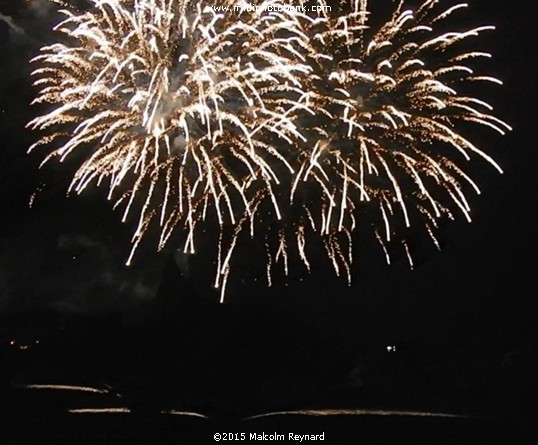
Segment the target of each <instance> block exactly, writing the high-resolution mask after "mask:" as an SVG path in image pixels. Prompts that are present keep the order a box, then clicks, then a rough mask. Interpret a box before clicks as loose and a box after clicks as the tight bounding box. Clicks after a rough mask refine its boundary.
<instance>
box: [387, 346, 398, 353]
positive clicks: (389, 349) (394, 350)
mask: <svg viewBox="0 0 538 445" xmlns="http://www.w3.org/2000/svg"><path fill="white" fill-rule="evenodd" d="M387 352H396V346H387Z"/></svg>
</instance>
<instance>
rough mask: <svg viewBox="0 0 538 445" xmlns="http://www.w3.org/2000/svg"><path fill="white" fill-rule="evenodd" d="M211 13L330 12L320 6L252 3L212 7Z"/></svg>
mask: <svg viewBox="0 0 538 445" xmlns="http://www.w3.org/2000/svg"><path fill="white" fill-rule="evenodd" d="M212 9H213V11H215V12H235V13H241V12H263V11H269V12H283V11H291V10H293V11H296V12H305V13H306V12H323V11H330V10H331V7H330V6H322V5H313V6H305V5H285V4H282V3H272V4H271V3H270V4H267V3H264V4H262V5H253V4H252V3H238V4H237V5H234V6H212Z"/></svg>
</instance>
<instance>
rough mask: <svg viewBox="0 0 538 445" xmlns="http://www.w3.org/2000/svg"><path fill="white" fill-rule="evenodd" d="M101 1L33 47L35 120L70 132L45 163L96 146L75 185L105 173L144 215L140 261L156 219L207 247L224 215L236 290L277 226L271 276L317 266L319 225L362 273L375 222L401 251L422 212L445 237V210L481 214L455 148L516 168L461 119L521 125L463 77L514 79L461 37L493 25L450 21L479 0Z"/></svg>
mask: <svg viewBox="0 0 538 445" xmlns="http://www.w3.org/2000/svg"><path fill="white" fill-rule="evenodd" d="M92 3H93V7H92V8H91V9H90V10H88V11H87V12H73V11H69V10H64V11H63V13H64V14H65V15H66V19H65V20H64V21H63V22H62V23H60V24H59V25H58V26H57V27H56V29H57V31H58V32H61V33H64V34H66V39H65V41H64V43H57V44H54V45H51V46H47V47H44V48H43V49H42V51H41V53H40V54H39V55H38V56H37V57H36V58H35V59H34V62H35V63H37V64H38V66H39V67H38V68H37V69H36V70H35V71H34V76H35V77H36V81H35V84H36V85H37V86H38V87H39V88H40V92H39V95H38V97H37V99H36V102H38V103H44V104H48V105H50V106H51V109H50V111H49V112H47V113H45V114H43V115H42V116H39V117H38V118H36V119H34V120H33V121H32V122H31V123H30V124H29V125H30V126H31V127H32V128H34V129H37V130H42V131H44V133H45V135H44V136H43V137H42V138H41V139H40V140H39V142H37V144H35V146H37V145H43V144H46V145H50V146H51V147H53V148H52V151H51V152H50V154H49V155H48V156H47V157H46V159H45V162H46V161H48V160H49V159H53V158H57V159H60V160H63V159H65V158H66V157H68V156H70V155H71V154H74V153H78V154H82V155H83V162H82V163H81V165H80V167H79V169H78V170H77V171H76V173H75V175H74V178H73V181H72V183H71V186H70V191H73V192H76V193H81V192H83V191H84V189H86V188H87V187H88V186H89V185H90V184H93V183H96V184H98V185H99V184H106V185H107V186H108V187H109V193H108V196H109V199H112V200H114V201H115V203H116V206H120V207H121V206H123V218H124V220H125V219H126V218H127V217H128V216H129V215H130V214H132V213H137V214H138V228H137V230H136V232H135V234H134V236H133V249H132V252H131V255H130V257H129V260H128V262H130V261H131V259H132V256H133V254H134V252H135V250H136V247H137V246H138V244H139V242H140V241H141V239H142V237H143V236H144V234H145V233H146V231H147V230H148V229H149V228H150V227H151V225H152V224H158V225H159V227H160V232H159V233H160V240H159V249H162V248H163V247H164V246H165V245H166V243H167V242H168V241H169V240H170V239H171V236H172V234H174V233H176V232H178V233H183V234H184V242H185V244H184V250H185V251H186V252H189V253H194V250H195V239H196V234H197V232H198V230H199V227H200V226H201V225H204V224H211V223H212V222H217V223H218V226H219V227H220V232H221V235H220V238H219V242H218V255H217V259H216V263H217V273H216V280H215V286H216V287H217V288H220V289H221V298H222V297H223V296H224V291H225V287H226V281H227V278H228V275H229V272H230V259H231V257H232V255H233V253H234V252H235V251H236V246H237V244H238V242H242V241H241V240H243V238H245V237H254V236H261V237H262V238H264V239H265V241H264V243H265V245H266V255H264V257H263V258H261V259H260V261H262V262H264V263H265V264H266V266H267V272H268V273H267V276H268V282H269V284H270V283H271V277H272V268H273V267H274V265H275V264H277V263H282V265H283V268H284V271H285V273H287V272H288V264H289V263H290V259H289V258H291V256H292V257H295V258H297V259H298V260H299V261H301V262H302V263H303V264H304V265H305V266H306V268H308V269H309V268H310V260H309V257H310V256H309V254H308V247H307V243H311V242H314V241H316V240H317V241H321V243H322V244H323V245H324V247H325V250H326V252H327V257H328V258H329V259H330V261H331V263H332V264H333V267H334V269H335V271H336V273H337V274H339V275H340V274H342V273H343V274H345V275H346V276H347V278H348V280H350V279H351V272H350V265H351V261H352V255H351V239H352V236H351V234H352V232H353V230H355V228H356V227H357V226H360V225H361V222H363V221H369V223H368V226H373V233H374V236H375V238H376V239H377V240H378V241H379V242H380V243H381V245H382V247H383V249H385V252H386V251H387V250H386V245H387V244H388V243H390V242H391V240H394V239H397V240H400V241H402V239H403V238H402V237H401V236H400V231H399V227H400V226H403V227H409V226H410V225H411V224H413V225H420V226H423V227H424V228H425V229H426V231H427V233H429V234H430V236H431V237H432V239H433V240H434V242H435V243H436V244H437V241H436V239H435V236H434V229H435V227H436V225H437V221H438V220H439V219H440V218H442V217H443V216H448V217H450V218H452V212H453V210H452V208H455V209H458V210H459V211H461V212H462V213H463V214H464V216H465V217H466V218H467V219H469V220H470V208H469V205H468V202H467V199H466V197H465V194H464V192H465V190H466V189H467V188H468V187H469V186H470V187H471V188H472V189H474V190H475V191H477V192H479V189H478V187H477V185H476V184H475V183H474V182H473V181H472V179H471V178H470V177H469V176H468V174H466V173H465V172H464V170H463V168H462V167H461V166H459V165H457V163H456V161H458V162H459V159H460V158H461V159H463V160H468V159H470V157H471V156H479V157H482V158H484V159H485V160H486V161H488V162H489V163H491V164H492V165H493V166H495V167H496V168H497V169H498V170H499V171H500V167H499V166H498V165H497V164H496V163H495V161H494V160H493V159H492V158H490V157H489V156H488V155H487V154H486V153H484V152H483V151H481V150H480V149H478V148H477V147H476V146H475V145H473V143H472V142H471V141H469V140H468V139H467V138H466V137H464V136H463V135H462V134H461V133H460V131H459V130H458V126H459V123H461V122H468V123H476V124H479V125H485V126H488V127H491V128H493V129H495V130H497V131H498V132H500V133H504V132H505V131H506V130H509V129H510V128H509V127H508V125H507V124H505V123H504V122H502V121H501V120H499V119H497V118H496V117H494V116H493V115H492V114H491V106H490V105H488V104H487V103H486V102H484V101H482V100H480V99H478V98H475V97H471V96H468V95H464V94H462V93H461V92H460V86H461V85H463V84H466V83H468V82H473V81H491V82H496V83H500V82H499V81H498V80H497V79H494V78H491V77H488V76H481V75H477V74H475V73H474V72H473V70H472V69H471V68H470V67H469V66H468V65H469V62H471V61H473V59H476V58H480V57H490V55H489V54H487V53H482V52H468V51H463V52H462V51H458V47H459V45H458V44H459V43H460V42H461V41H462V40H466V39H468V38H471V37H474V36H476V35H478V34H479V33H481V32H482V31H486V30H488V29H491V28H492V27H487V26H486V27H479V28H476V29H471V30H468V31H464V32H444V33H440V34H439V33H435V31H434V28H435V27H436V26H437V25H438V23H440V22H442V21H444V20H445V19H447V18H448V17H449V16H450V15H451V14H452V13H455V12H456V11H457V10H458V9H461V8H463V7H464V6H466V5H463V4H460V5H455V6H451V7H450V8H449V9H441V10H439V6H438V2H437V1H433V0H428V1H426V2H424V3H422V4H420V5H419V6H418V7H416V8H415V9H414V10H411V9H406V8H405V3H404V2H400V4H399V5H398V7H397V8H396V10H395V11H394V13H393V15H392V17H391V18H390V19H389V20H388V21H387V22H386V23H384V24H383V25H382V26H380V27H379V28H378V29H372V27H370V26H369V19H368V14H369V12H368V8H367V2H366V0H360V1H353V2H351V1H350V2H349V4H345V5H343V6H342V7H339V8H334V7H333V9H332V10H331V8H328V7H327V6H328V5H326V4H325V3H324V2H323V1H318V2H317V6H320V7H318V8H316V9H317V10H320V11H322V12H319V13H318V12H316V13H313V12H309V10H310V7H308V6H306V7H305V9H304V10H299V8H287V9H286V8H284V9H283V8H275V7H274V6H277V5H279V4H280V3H279V2H276V1H263V2H261V3H260V5H258V6H259V7H258V8H256V9H255V10H247V9H244V10H242V11H239V10H238V9H237V6H241V5H242V3H241V2H232V1H228V0H224V1H222V2H221V3H220V5H219V9H218V10H217V9H216V8H215V7H214V6H211V5H209V3H207V4H206V3H205V2H197V1H196V2H195V1H190V0H92ZM245 5H246V4H245ZM305 5H306V4H305ZM234 6H235V7H236V8H235V10H234ZM226 8H228V11H226ZM32 148H33V147H32ZM451 150H452V153H451ZM365 215H377V216H370V217H365ZM370 221H372V222H371V223H370ZM403 242H404V249H405V251H406V254H407V256H408V258H409V261H410V264H411V266H412V258H411V255H410V252H409V249H408V247H407V244H405V241H403ZM387 260H388V261H390V259H389V257H388V255H387ZM293 264H295V262H294V263H293Z"/></svg>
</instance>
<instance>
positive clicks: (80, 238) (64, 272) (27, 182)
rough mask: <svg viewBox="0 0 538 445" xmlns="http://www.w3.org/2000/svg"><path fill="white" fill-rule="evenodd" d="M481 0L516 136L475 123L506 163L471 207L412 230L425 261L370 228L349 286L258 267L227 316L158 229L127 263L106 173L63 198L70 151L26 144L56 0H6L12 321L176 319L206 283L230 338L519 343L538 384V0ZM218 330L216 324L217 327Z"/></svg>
mask: <svg viewBox="0 0 538 445" xmlns="http://www.w3.org/2000/svg"><path fill="white" fill-rule="evenodd" d="M469 3H470V4H471V7H470V8H469V9H468V10H467V11H466V12H465V13H463V14H460V15H459V16H458V17H464V19H463V20H465V22H463V21H462V28H463V27H464V26H468V25H470V24H472V25H480V24H495V25H496V27H497V30H496V31H495V32H493V33H487V35H484V36H482V37H481V38H480V39H479V40H478V41H479V43H480V44H479V45H478V47H480V48H481V49H486V50H488V51H490V52H492V53H493V55H494V58H493V59H492V60H491V61H488V62H487V67H488V72H489V73H491V74H492V75H494V76H496V77H499V78H500V79H502V80H503V81H504V86H503V87H498V86H492V87H491V88H490V87H487V88H486V87H484V92H483V94H482V95H478V96H479V97H481V96H486V100H487V101H488V102H490V103H491V104H493V105H494V107H495V114H496V116H498V117H500V118H502V119H503V120H505V121H506V122H508V123H509V124H510V125H511V126H512V127H513V128H514V131H513V132H511V133H509V134H508V135H507V136H505V137H501V136H500V135H498V134H497V133H495V132H493V131H491V132H490V131H482V130H480V131H477V133H476V136H475V137H474V140H475V141H477V142H478V145H479V146H480V147H481V148H484V150H485V151H486V152H487V153H488V154H490V155H492V156H493V158H494V159H496V160H497V161H498V162H499V164H500V165H501V166H502V168H503V169H504V171H505V173H504V174H503V175H499V174H497V172H496V171H495V170H494V169H493V168H491V167H490V166H489V165H488V164H487V163H486V162H477V163H476V165H475V163H473V165H472V166H471V167H472V168H471V172H472V173H473V174H472V176H473V178H475V179H476V180H477V182H478V184H479V186H480V187H481V189H482V191H483V193H482V195H481V196H478V197H472V199H471V208H472V212H471V216H472V218H473V222H472V223H471V224H468V223H466V222H465V219H464V218H463V217H458V218H457V219H456V221H455V222H451V223H449V224H444V225H442V227H441V229H440V232H439V238H440V241H441V246H442V251H441V252H437V251H436V250H435V249H434V248H432V247H431V245H430V243H429V242H428V240H427V239H425V238H426V237H425V235H424V234H423V233H422V232H419V231H417V232H419V233H417V237H416V239H415V238H413V239H412V241H413V244H414V247H413V248H414V251H413V252H414V256H415V259H416V262H417V267H416V268H415V270H414V271H411V270H409V267H408V266H407V263H406V261H405V259H404V258H403V256H402V257H400V258H398V256H397V257H396V261H395V262H394V264H393V265H391V266H387V265H386V264H385V262H384V256H383V253H382V251H381V249H379V248H378V247H377V246H370V245H369V244H368V243H365V247H364V248H362V247H361V244H360V241H361V234H360V233H359V235H358V242H359V244H358V247H357V248H356V250H357V252H358V256H357V258H356V262H355V264H354V280H353V284H352V286H351V287H347V286H346V284H345V283H343V282H340V281H338V280H336V279H334V278H333V276H332V275H333V273H332V271H331V270H329V269H318V270H315V271H314V273H313V274H312V275H311V276H306V277H303V276H301V277H296V278H295V279H292V280H291V283H289V285H288V286H285V285H284V284H279V285H277V286H275V287H274V288H272V289H271V290H264V289H262V288H261V287H259V286H256V285H253V284H248V283H247V284H245V285H244V286H236V287H235V288H233V289H232V291H231V292H230V294H229V295H228V297H227V298H228V303H227V304H225V305H224V306H225V307H230V308H231V309H230V311H231V312H230V313H226V314H225V315H223V318H226V320H227V321H218V318H219V314H220V312H219V311H220V309H214V306H215V307H216V306H218V295H217V293H216V292H212V291H210V290H208V288H205V287H204V282H203V280H201V279H200V278H198V279H196V278H194V279H193V278H192V277H191V279H190V280H189V279H188V278H185V277H181V276H180V275H179V271H178V269H177V268H175V266H174V262H173V260H172V257H171V253H170V251H165V252H161V253H156V252H155V249H154V246H155V244H153V243H152V241H151V240H149V241H148V240H147V241H146V242H145V243H142V246H141V248H140V250H139V252H138V255H137V256H136V259H135V262H134V265H133V266H132V267H129V268H128V267H126V266H125V265H124V263H125V261H126V259H127V257H128V255H129V252H130V237H131V233H132V231H133V227H132V225H130V224H122V223H121V222H120V214H119V212H118V211H113V210H112V205H111V203H109V202H107V201H106V199H105V190H104V189H91V190H88V191H87V192H85V193H84V194H83V195H81V196H71V197H68V198H66V196H65V191H66V189H67V187H68V184H69V179H70V176H71V174H72V173H73V171H74V170H73V165H70V164H69V162H67V163H66V164H65V165H61V166H60V165H58V164H56V163H54V162H52V163H50V165H48V166H47V167H46V168H44V169H41V170H40V169H39V168H38V167H39V163H40V161H41V159H42V154H43V153H40V152H39V151H37V152H36V153H33V154H32V155H27V154H26V151H27V149H28V147H29V146H30V145H31V144H32V143H33V142H35V140H36V137H37V136H36V135H35V134H33V133H32V132H30V131H29V130H27V129H26V128H25V125H26V123H27V122H28V121H29V120H30V119H32V118H33V117H34V116H35V113H36V110H35V109H34V108H33V107H31V106H30V105H29V104H30V102H31V100H32V98H33V97H34V95H35V91H34V89H33V88H32V86H31V81H30V76H29V73H30V71H31V69H30V67H29V65H28V60H29V59H30V58H31V57H32V55H33V54H35V53H36V50H37V49H38V48H39V47H40V46H41V45H43V44H44V43H46V42H50V41H52V40H51V39H53V38H54V37H53V35H52V33H51V32H50V26H51V25H52V24H54V23H55V22H56V20H57V15H56V14H55V12H54V10H55V8H53V7H48V6H47V5H46V2H45V1H40V0H34V1H26V2H25V1H22V0H2V1H1V2H0V145H1V150H0V169H1V170H0V184H1V185H0V202H1V205H0V209H1V210H0V212H1V213H0V214H1V217H0V226H1V231H0V320H1V323H2V327H1V328H0V333H1V334H2V335H3V336H6V335H9V330H10V329H16V330H17V332H20V331H21V330H23V331H24V330H25V329H26V330H30V331H33V330H38V329H39V326H40V325H41V324H43V325H48V324H53V321H51V320H62V321H63V320H69V319H71V318H73V317H75V318H76V317H96V319H104V318H106V317H113V319H114V320H117V321H116V322H115V323H117V324H118V326H120V327H121V326H126V327H129V326H145V324H147V323H154V322H155V319H154V318H152V317H150V316H148V314H149V313H152V314H153V313H160V312H159V311H164V312H167V311H168V312H170V311H171V312H172V314H170V313H168V314H167V317H166V319H167V321H166V322H167V323H172V324H173V323H174V320H176V318H175V317H176V315H175V314H174V313H173V311H174V310H177V311H178V315H177V323H178V324H179V323H182V322H183V321H184V320H185V318H190V317H191V316H190V315H185V313H183V314H179V313H180V312H181V310H186V311H189V310H191V309H190V307H191V306H189V304H190V303H189V304H186V305H185V306H183V305H181V304H179V303H177V302H174V299H175V298H177V299H178V301H191V300H192V295H191V294H192V293H193V292H198V293H199V294H200V295H201V296H200V298H201V299H203V300H204V305H207V307H208V308H209V312H211V317H214V318H211V320H213V321H214V322H215V324H214V325H213V328H214V329H215V330H216V329H217V328H215V327H214V326H220V327H219V329H221V328H222V329H227V330H229V332H228V333H225V334H222V333H221V332H220V333H219V334H218V335H217V334H215V335H214V336H217V337H218V336H219V335H221V334H222V335H224V337H225V338H227V339H232V341H238V339H239V338H243V340H242V341H243V342H245V343H244V344H243V346H242V347H244V348H245V349H248V348H249V343H248V342H246V340H245V339H244V338H245V337H248V336H250V335H251V333H250V331H249V329H251V328H252V329H253V330H254V331H252V332H259V331H260V329H261V328H260V326H263V328H264V329H267V330H268V332H271V331H272V330H273V329H275V330H274V331H273V334H274V336H273V337H271V339H270V340H267V342H268V343H270V342H272V341H274V342H277V343H278V342H283V341H286V340H287V339H288V338H289V337H290V336H294V335H295V333H297V332H310V333H311V335H310V334H309V335H307V336H306V338H310V341H314V342H321V343H323V342H324V341H326V342H327V345H324V346H322V347H321V346H320V349H319V351H322V352H319V351H317V352H316V350H315V349H314V350H313V352H312V350H311V349H309V351H310V352H309V353H310V354H316V353H318V352H319V353H325V352H324V351H326V350H330V351H333V352H332V353H334V357H342V360H343V361H345V360H347V361H348V362H349V363H353V360H356V357H355V358H354V357H353V351H356V350H357V349H361V348H362V349H361V350H365V351H370V354H371V355H372V356H376V354H377V352H376V351H378V352H379V353H380V354H381V351H384V350H385V348H386V346H387V345H398V346H399V347H400V345H401V349H402V351H404V352H402V353H405V351H407V353H408V354H411V355H412V356H413V357H415V360H417V361H418V362H420V363H424V364H425V366H426V365H429V364H434V363H441V362H443V360H445V361H451V360H452V361H453V360H459V361H461V362H465V363H468V362H472V361H473V360H475V361H478V362H480V361H481V362H483V363H487V364H491V366H494V365H495V364H501V363H502V362H503V360H506V357H507V356H508V355H509V354H518V356H521V357H523V359H522V360H523V363H524V364H525V365H523V368H521V369H522V370H521V374H520V376H521V379H523V384H524V385H529V386H528V388H531V387H532V388H534V387H535V386H532V385H534V383H533V384H532V385H531V382H530V380H531V379H530V378H529V379H528V380H529V381H526V380H525V379H527V377H525V376H526V374H525V372H526V371H525V369H527V368H525V366H527V364H530V362H531V361H532V360H531V358H532V357H533V356H534V354H535V352H536V333H537V332H536V331H537V326H538V324H537V323H536V320H535V319H536V297H537V292H536V267H537V265H538V262H537V256H536V248H537V246H538V243H537V236H536V233H537V231H536V224H537V222H536V192H537V185H538V175H537V173H536V171H537V170H536V165H538V164H537V160H538V154H537V143H536V141H537V132H536V128H537V125H536V110H537V109H538V108H537V105H538V104H537V98H538V95H537V74H538V61H537V58H536V46H537V43H538V39H537V38H536V24H537V23H538V7H537V5H536V2H535V1H533V0H517V1H508V0H497V1H495V2H493V1H491V0H472V1H470V2H469ZM477 138H478V139H477ZM36 190H38V193H37V195H36V197H35V200H34V203H33V206H32V208H30V207H29V200H30V197H31V196H32V194H33V193H34V192H35V191H36ZM201 256H202V260H203V253H202V254H201ZM202 260H200V261H202ZM196 261H197V260H196V259H195V263H196ZM247 263H248V262H245V261H243V262H241V261H240V260H239V261H238V271H239V272H238V271H236V273H239V274H240V273H241V272H240V271H241V268H247V267H248V264H247ZM260 279H263V277H261V278H260ZM187 294H189V295H187ZM193 305H195V303H193ZM178 307H179V308H180V309H178ZM205 307H206V306H204V308H205ZM185 308H186V309H185ZM192 311H193V312H192V314H194V315H192V317H195V318H196V317H199V323H204V315H203V312H202V311H200V310H199V308H198V307H197V309H196V310H195V309H192ZM214 311H217V312H214ZM222 313H223V314H224V312H222ZM230 314H232V315H230ZM244 314H249V315H248V317H253V318H252V319H253V320H257V321H258V322H259V323H258V322H257V323H258V325H257V326H256V327H252V326H251V325H252V324H254V323H250V324H249V323H247V322H246V321H245V317H246V316H245V315H244ZM114 317H115V318H114ZM158 317H159V316H157V319H158ZM234 317H236V318H237V319H239V320H241V321H240V322H236V321H237V320H236V319H235V318H234ZM150 318H151V320H150V321H148V320H149V319H150ZM170 320H172V321H170ZM230 320H232V321H230ZM233 320H235V321H233ZM283 320H293V321H289V322H286V321H283ZM157 323H158V322H157ZM192 323H193V324H195V322H192ZM275 326H277V328H275ZM208 329H212V328H211V326H210V327H209V328H208ZM256 329H257V331H256ZM239 330H241V331H239ZM187 335H190V334H187ZM192 335H195V334H194V333H193V334H192ZM253 335H254V334H253ZM214 336H213V335H210V334H207V338H208V342H209V343H210V342H211V338H213V337H214ZM342 339H345V340H342ZM342 341H344V343H342ZM346 342H347V343H346ZM264 345H265V343H263V341H260V343H259V344H258V343H256V346H253V348H258V353H259V354H263V353H264V351H265V350H264V349H263V348H264V347H265V346H264ZM297 347H298V348H301V347H302V346H301V345H299V346H297ZM338 351H341V352H338ZM198 353H199V354H202V352H200V351H199V352H198ZM339 354H340V355H339ZM344 359H345V360H344ZM346 363H347V362H346ZM342 366H343V367H344V366H345V365H342ZM349 366H352V365H349ZM485 366H486V365H485ZM487 366H490V365H487ZM495 366H496V365H495ZM529 366H530V365H529ZM518 372H519V371H518ZM518 375H519V374H518ZM290 378H291V377H290ZM404 384H405V383H404Z"/></svg>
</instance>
